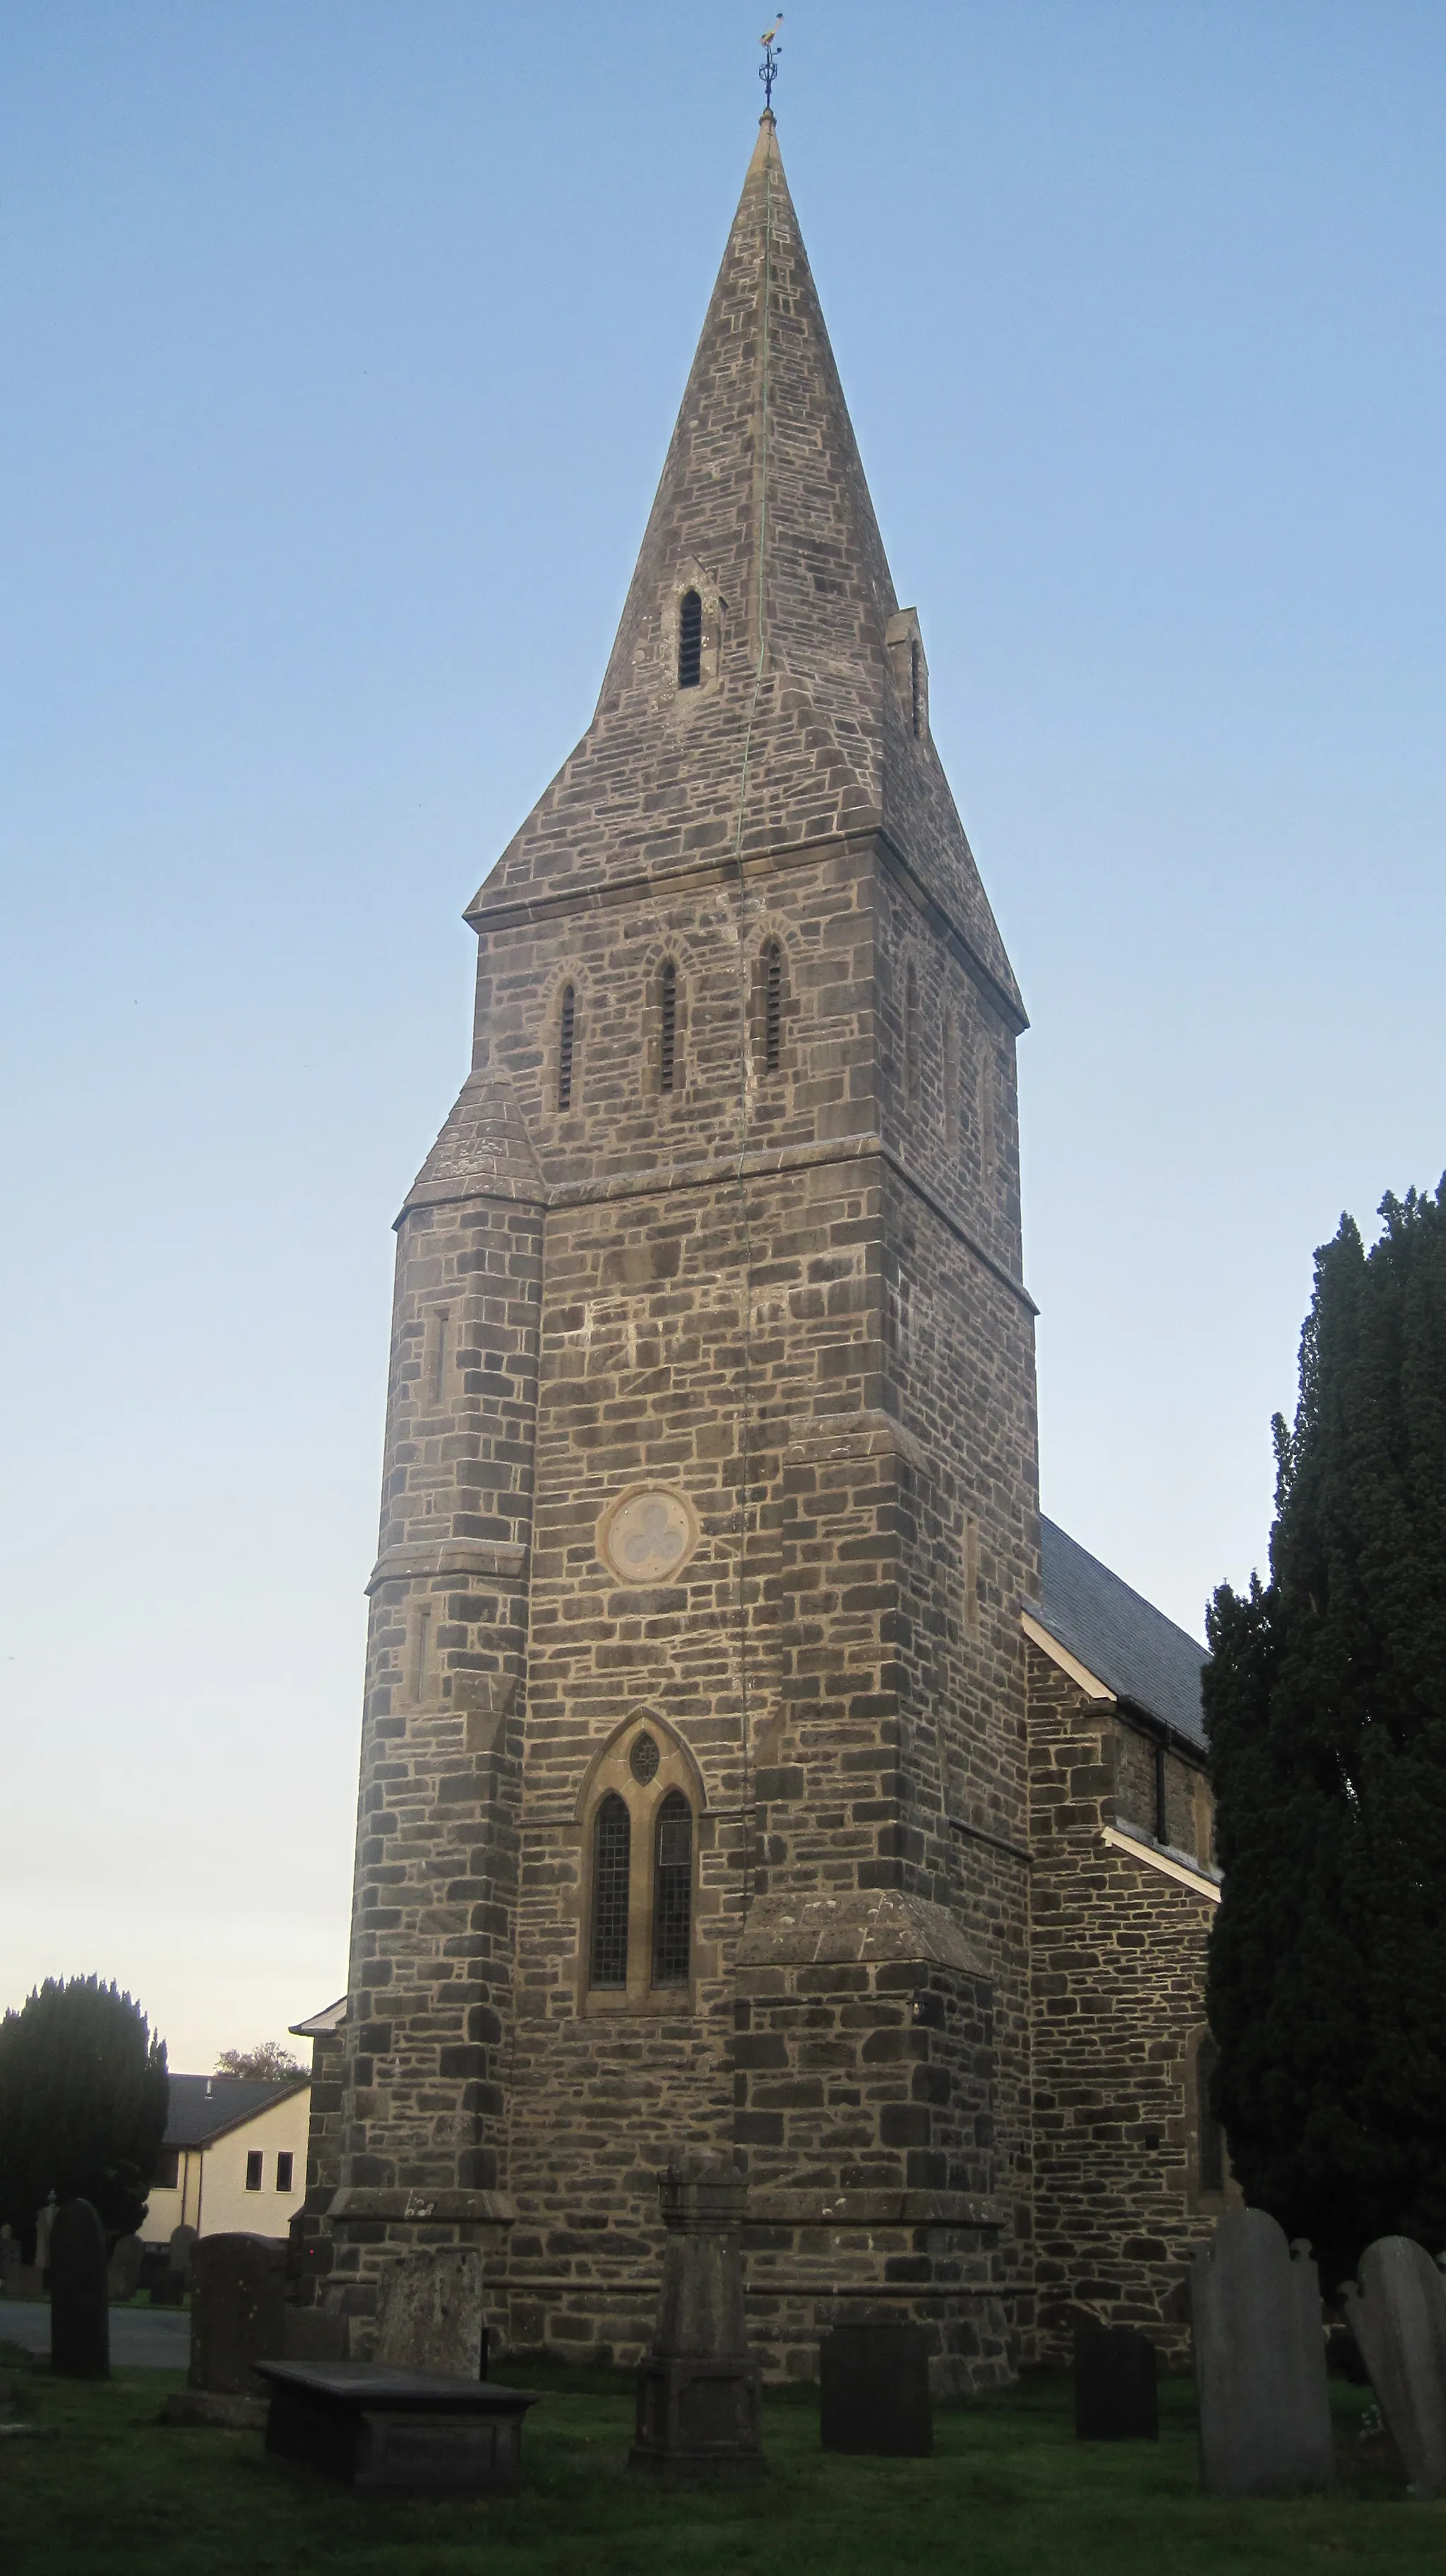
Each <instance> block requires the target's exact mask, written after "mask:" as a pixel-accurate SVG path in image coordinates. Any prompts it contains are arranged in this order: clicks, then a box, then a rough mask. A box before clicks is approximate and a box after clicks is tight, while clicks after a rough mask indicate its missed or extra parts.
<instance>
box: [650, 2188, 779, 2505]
mask: <svg viewBox="0 0 1446 2576" xmlns="http://www.w3.org/2000/svg"><path fill="white" fill-rule="evenodd" d="M660 2197H661V2201H662V2212H663V2224H664V2226H665V2227H666V2228H667V2230H668V2241H667V2244H666V2246H665V2247H664V2250H663V2286H662V2293H661V2296H660V2298H659V2300H658V2319H657V2324H656V2326H655V2327H654V2330H653V2342H652V2349H651V2350H650V2352H649V2353H648V2354H647V2355H646V2357H645V2359H644V2360H643V2361H642V2362H641V2363H640V2364H639V2367H638V2414H637V2431H636V2434H635V2437H634V2441H633V2447H632V2449H631V2451H630V2452H629V2453H628V2466H629V2467H630V2468H633V2469H651V2470H653V2471H656V2472H660V2473H661V2474H662V2475H664V2476H671V2477H717V2476H720V2475H732V2476H738V2475H748V2474H752V2473H756V2472H757V2471H759V2470H760V2469H761V2468H762V2466H763V2442H762V2435H761V2432H760V2428H759V2415H758V2369H757V2365H756V2363H754V2362H752V2361H750V2359H749V2356H748V2341H747V2336H746V2334H745V2331H744V2324H743V2263H742V2256H741V2254H740V2252H739V2245H738V2231H739V2228H740V2227H741V2225H742V2223H743V2213H744V2209H745V2207H746V2205H747V2198H748V2189H747V2185H746V2183H745V2182H744V2179H743V2177H742V2175H741V2174H740V2173H739V2172H738V2170H737V2167H736V2166H735V2165H734V2162H733V2159H732V2157H731V2156H726V2155H725V2156H718V2155H710V2154H708V2153H707V2152H706V2151H704V2150H703V2149H700V2148H689V2149H687V2150H685V2151H684V2152H683V2153H681V2154H678V2155H675V2156H674V2157H673V2158H672V2159H671V2161H670V2163H669V2165H668V2168H667V2171H666V2172H665V2173H664V2174H663V2175H662V2176H661V2177H660Z"/></svg>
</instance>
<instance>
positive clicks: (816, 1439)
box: [783, 1406, 929, 1475]
mask: <svg viewBox="0 0 1446 2576" xmlns="http://www.w3.org/2000/svg"><path fill="white" fill-rule="evenodd" d="M783 1455H784V1458H785V1461H786V1462H787V1463H788V1464H789V1465H798V1464H814V1463H816V1464H820V1465H821V1464H823V1463H824V1462H825V1461H826V1460H828V1459H830V1458H860V1457H863V1458H870V1457H872V1458H906V1459H907V1460H908V1463H909V1465H910V1466H911V1467H912V1468H914V1469H915V1470H916V1472H917V1473H918V1474H920V1475H927V1474H928V1472H929V1460H928V1457H927V1456H926V1454H925V1451H924V1449H923V1447H922V1445H921V1443H920V1442H919V1441H918V1440H916V1439H915V1437H914V1434H913V1432H912V1431H907V1430H906V1429H905V1428H904V1425H903V1423H902V1422H896V1421H895V1420H894V1417H893V1415H892V1414H891V1413H883V1412H881V1411H880V1410H879V1409H878V1407H877V1406H870V1407H868V1408H866V1409H865V1411H863V1412H862V1413H842V1414H835V1415H826V1416H825V1417H824V1418H823V1419H822V1420H818V1419H815V1420H814V1421H811V1422H801V1423H799V1424H798V1426H797V1428H796V1429H795V1430H793V1431H791V1432H790V1435H789V1439H788V1444H787V1446H786V1448H785V1450H784V1452H783Z"/></svg>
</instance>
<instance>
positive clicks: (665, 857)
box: [469, 114, 1023, 1026]
mask: <svg viewBox="0 0 1446 2576" xmlns="http://www.w3.org/2000/svg"><path fill="white" fill-rule="evenodd" d="M689 590H696V591H697V592H698V593H699V595H700V597H701V599H702V602H703V623H704V635H703V655H702V679H701V685H700V686H698V687H697V688H690V689H680V688H679V687H678V684H677V619H678V605H679V602H680V600H681V598H682V597H683V595H684V593H685V592H687V591H689ZM868 830H882V831H883V832H884V833H885V834H887V836H888V837H889V839H890V840H891V841H893V842H894V843H895V845H896V846H897V847H898V848H899V849H900V850H901V851H902V853H903V854H904V856H905V857H906V858H907V860H908V862H909V864H910V865H911V866H912V868H913V869H914V871H915V872H916V874H917V875H918V877H919V878H920V879H921V881H922V882H923V884H924V885H925V887H926V888H927V890H928V891H929V892H930V893H931V894H932V895H933V897H934V898H935V900H936V901H937V902H938V903H939V904H940V905H941V906H942V908H943V910H944V911H945V912H946V914H947V915H948V916H949V918H950V920H951V921H952V923H953V925H954V927H955V929H956V931H957V932H958V933H959V934H960V936H961V937H962V938H963V940H964V941H965V943H966V945H967V946H968V947H969V949H970V950H971V951H972V952H973V954H974V956H975V958H976V960H977V963H978V965H979V966H980V967H981V968H982V969H983V972H984V974H985V976H986V977H987V979H988V981H989V983H990V985H991V986H992V987H993V988H994V991H995V993H996V995H997V997H998V998H999V1000H1000V1001H1001V1002H1002V1003H1003V1005H1004V1007H1005V1010H1006V1013H1007V1015H1008V1016H1009V1017H1010V1018H1011V1019H1013V1020H1014V1021H1015V1023H1016V1024H1017V1025H1020V1026H1022V1025H1023V1011H1022V1007H1021V1005H1020V1001H1019V995H1018V990H1017V987H1016V985H1015V982H1014V978H1013V975H1012V973H1011V971H1010V967H1009V961H1008V959H1007V957H1006V956H1005V953H1004V947H1003V943H1002V941H1001V940H1000V937H999V933H998V930H997V929H996V927H995V923H994V919H993V916H992V914H991V912H990V909H989V904H988V900H987V898H986V896H985V894H984V890H983V887H982V886H981V884H980V881H979V876H978V872H977V870H976V868H975V865H974V860H973V857H972V854H971V852H970V849H969V845H968V842H967V840H966V838H965V835H964V829H963V826H962V824H961V823H960V820H959V817H958V813H957V811H956V809H955V805H954V800H953V797H952V795H951V794H950V791H949V785H948V781H947V780H946V778H945V776H944V772H943V769H942V767H941V766H940V763H939V759H938V755H937V753H936V752H935V750H934V747H933V743H932V741H931V740H930V738H929V733H928V721H927V672H926V670H925V669H924V666H923V663H922V646H921V645H920V644H919V640H918V629H917V622H916V621H915V620H914V619H913V618H912V615H911V613H910V612H907V611H905V612H904V613H903V614H902V615H901V614H900V612H899V608H898V602H897V599H896V597H895V593H894V586H893V582H892V579H891V577H890V573H889V567H888V562H887V559H886V557H885V554H884V548H883V542H882V539H881V538H880V535H879V530H878V523H877V521H876V519H875V517H874V512H873V504H872V502H871V501H870V498H869V491H868V485H867V483H866V482H865V479H864V471H863V466H862V464H861V463H860V460H859V453H858V447H857V444H856V442H855V439H854V433H853V426H852V423H851V422H850V420H849V415H848V408H847V405H846V404H845V401H844V397H843V389H842V387H841V385H840V383H839V378H838V370H837V368H836V366H835V364H834V358H833V351H832V349H831V348H830V346H829V340H828V333H827V331H826V329H825V327H824V320H823V315H822V313H821V311H820V309H819V302H818V295H817V292H816V290H815V287H814V283H813V278H812V275H811V274H810V271H809V265H808V257H807V254H806V252H805V250H804V247H803V239H802V235H801V233H800V231H799V227H798V218H797V216H796V215H795V213H794V209H793V201H792V199H791V198H790V196H789V193H788V183H787V181H786V179H785V178H784V174H783V163H782V160H781V158H780V155H779V150H778V137H777V131H776V128H775V124H774V119H773V117H772V115H771V114H765V116H764V117H763V119H762V122H761V125H760V129H759V136H758V142H757V145H756V147H755V149H754V153H753V158H752V160H751V162H750V163H749V167H748V175H747V177H746V179H745V181H744V185H743V194H742V197H741V198H740V200H739V205H738V211H737V213H736V215H735V216H734V219H733V228H732V231H731V232H730V234H729V237H728V246H727V248H726V250H725V252H724V254H723V265H722V267H721V269H720V270H719V273H718V281H717V284H716V285H715V287H714V289H713V297H712V302H711V303H710V305H709V308H708V315H707V319H706V321H705V322H704V325H703V334H702V338H701V339H700V341H699V343H698V349H697V353H696V355H695V357H694V360H693V365H692V370H691V373H690V374H689V378H688V383H687V388H686V391H685V392H684V395H683V403H682V408H681V410H680V412H679V414H678V420H677V426H676V427H675V429H674V431H673V437H672V443H671V445H670V447H669V449H668V455H667V460H666V462H665V464H664V467H663V474H662V480H661V482H660V483H659V486H658V493H657V498H656V499H655V501H654V503H653V508H652V513H651V516H650V517H649V520H648V525H647V529H646V532H645V534H644V537H643V543H642V549H641V552H640V554H639V556H638V562H637V568H636V570H635V571H634V574H633V578H632V582H631V584H630V586H629V590H628V595H627V600H626V603H625V605H624V609H623V614H622V620H621V623H620V625H619V627H618V633H617V640H616V642H615V643H614V646H613V650H612V654H611V657H610V659H609V662H608V667H607V672H606V675H605V677H604V680H603V685H602V691H601V694H600V696H599V699H598V703H597V708H596V710H595V712H594V715H593V719H592V722H591V724H590V725H589V726H588V729H587V732H586V733H585V734H584V735H583V738H582V740H581V742H580V743H579V744H578V746H577V749H576V750H575V751H574V752H573V754H572V756H571V758H570V759H569V760H568V761H567V762H566V763H565V765H564V767H563V768H562V769H561V770H560V771H559V772H558V775H557V777H556V778H555V779H554V780H553V782H552V784H551V786H550V787H549V788H548V789H547V790H546V792H545V793H544V794H543V796H542V797H541V798H540V799H539V801H538V803H537V805H536V806H535V807H534V808H533V811H532V813H531V814H530V815H529V817H528V819H527V821H526V822H525V823H524V824H523V826H522V828H521V830H520V831H519V832H518V833H517V835H516V837H515V838H514V839H513V840H512V842H511V843H510V844H509V846H508V847H507V849H506V850H505V851H504V852H503V854H502V857H501V859H500V860H499V862H498V864H497V866H496V868H495V869H494V870H493V872H492V874H491V876H490V877H489V878H488V880H487V882H486V884H485V885H484V887H483V889H482V891H481V892H480V894H479V895H478V896H477V899H476V901H475V903H474V904H473V906H472V907H471V910H470V913H469V918H470V919H472V920H474V921H476V922H478V923H479V925H480V923H481V921H482V920H483V919H484V918H485V917H486V915H487V914H489V913H490V912H491V911H493V910H494V908H496V907H497V906H498V905H501V904H505V903H507V902H509V901H511V900H515V899H516V897H517V896H518V895H520V894H524V893H528V892H531V893H538V892H541V891H543V890H544V889H545V890H546V891H547V892H549V893H564V892H573V891H577V892H580V891H581V890H582V889H583V888H585V887H589V886H594V885H600V884H604V883H616V882H617V881H618V880H620V879H627V878H636V877H638V876H643V875H646V876H650V877H654V878H656V877H659V876H662V875H664V874H667V873H669V872H672V871H674V870H678V869H682V870H687V869H689V868H690V867H697V866H698V865H700V864H708V863H713V864H716V863H717V862H718V861H719V860H720V859H731V858H733V857H735V856H738V855H742V856H743V857H745V858H747V857H754V856H760V857H761V856H762V855H763V854H764V853H766V852H770V851H782V850H784V849H786V848H787V847H788V846H789V845H790V844H796V843H798V842H806V841H816V840H819V839H822V838H827V837H829V836H831V835H834V834H838V833H842V832H851V833H853V832H859V831H868Z"/></svg>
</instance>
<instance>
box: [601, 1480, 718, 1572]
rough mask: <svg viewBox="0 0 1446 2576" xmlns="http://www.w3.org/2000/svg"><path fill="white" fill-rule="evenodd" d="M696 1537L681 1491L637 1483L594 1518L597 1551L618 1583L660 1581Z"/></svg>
mask: <svg viewBox="0 0 1446 2576" xmlns="http://www.w3.org/2000/svg"><path fill="white" fill-rule="evenodd" d="M697 1541H698V1524H697V1522H696V1521H695V1519H694V1518H693V1513H692V1510H691V1508H690V1506H689V1505H688V1503H687V1502H686V1501H685V1500H684V1498H683V1496H682V1495H681V1494H670V1493H668V1492H667V1491H666V1490H665V1489H663V1488H660V1487H659V1486H656V1485H644V1486H640V1487H638V1488H637V1489H636V1490H635V1491H634V1492H632V1493H630V1494H624V1495H622V1496H620V1498H619V1500H618V1501H617V1502H616V1503H613V1504H610V1505H609V1507H608V1509H607V1511H605V1512H604V1514H603V1516H602V1519H601V1520H600V1521H599V1523H598V1540H597V1544H598V1554H599V1555H600V1556H601V1558H602V1559H603V1562H604V1564H606V1565H610V1566H611V1567H612V1570H613V1572H614V1574H616V1575H617V1576H618V1577H619V1579H620V1581H622V1582H623V1583H665V1582H666V1581H667V1580H668V1577H669V1576H670V1575H672V1574H676V1573H677V1571H678V1569H679V1567H680V1566H681V1565H682V1564H683V1562H684V1560H685V1558H687V1557H689V1556H691V1555H692V1552H693V1549H694V1548H695V1546H696V1545H697Z"/></svg>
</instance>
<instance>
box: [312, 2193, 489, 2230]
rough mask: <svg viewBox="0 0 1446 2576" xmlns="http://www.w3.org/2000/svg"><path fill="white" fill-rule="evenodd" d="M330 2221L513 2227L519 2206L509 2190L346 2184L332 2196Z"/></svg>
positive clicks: (328, 2209) (327, 2214)
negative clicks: (396, 2220)
mask: <svg viewBox="0 0 1446 2576" xmlns="http://www.w3.org/2000/svg"><path fill="white" fill-rule="evenodd" d="M326 2216H327V2217H328V2218H329V2219H333V2220H335V2219H338V2218H404V2219H408V2220H410V2221H411V2222H412V2223H413V2224H414V2225H423V2226H425V2225H427V2224H428V2223H430V2224H431V2225H432V2226H434V2227H446V2226H451V2225H454V2224H461V2225H466V2226H476V2225H479V2224H480V2225H490V2226H493V2227H510V2226H511V2225H512V2223H513V2221H514V2219H515V2218H516V2216H517V2203H516V2201H515V2200H514V2199H513V2198H512V2196H511V2194H510V2193H509V2192H505V2191H407V2190H402V2189H397V2188H395V2187H393V2186H390V2185H383V2184H377V2183H350V2184H348V2183H343V2185H342V2187H341V2189H340V2191H335V2192H333V2193H332V2196H331V2200H330V2203H329V2205H328V2207H327V2210H326Z"/></svg>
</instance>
